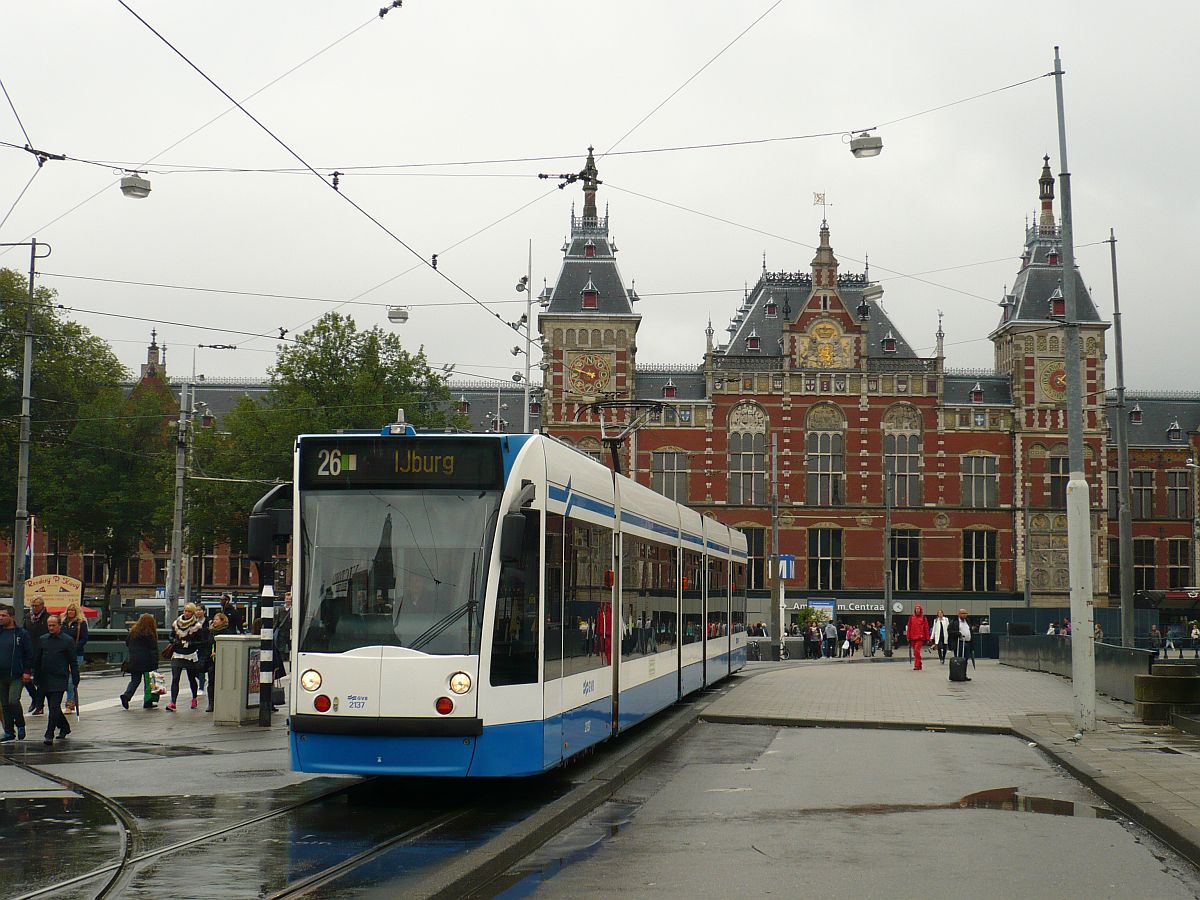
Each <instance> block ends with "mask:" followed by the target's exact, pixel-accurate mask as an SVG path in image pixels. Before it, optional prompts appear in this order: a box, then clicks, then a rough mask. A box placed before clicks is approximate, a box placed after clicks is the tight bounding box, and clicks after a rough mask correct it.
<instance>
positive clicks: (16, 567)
mask: <svg viewBox="0 0 1200 900" xmlns="http://www.w3.org/2000/svg"><path fill="white" fill-rule="evenodd" d="M0 246H6V247H20V246H23V242H22V243H21V244H4V245H0ZM40 246H42V247H44V248H45V249H46V253H45V256H42V257H39V256H38V247H39V244H38V242H37V239H36V238H35V239H33V240H31V241H30V242H29V299H28V301H27V302H26V304H25V335H24V338H25V356H24V358H23V360H22V362H21V432H20V444H19V449H18V452H17V514H16V523H15V525H14V528H13V538H14V544H13V567H12V576H13V619H14V621H15V622H16V624H17V625H18V626H20V625H22V624H23V623H24V621H25V579H26V578H28V577H29V576H30V574H32V572H31V570H32V568H33V567H32V565H30V566H29V567H26V565H25V552H26V549H27V547H28V540H29V441H30V432H31V430H32V428H31V425H32V421H31V419H32V415H31V411H30V404H31V401H32V400H33V397H32V395H31V394H32V382H33V291H34V279H35V278H36V277H37V261H38V259H39V258H41V259H45V258H46V256H49V255H50V246H49V245H48V244H41V245H40ZM32 562H33V561H32V559H31V560H30V563H32Z"/></svg>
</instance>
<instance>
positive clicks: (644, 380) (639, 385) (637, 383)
mask: <svg viewBox="0 0 1200 900" xmlns="http://www.w3.org/2000/svg"><path fill="white" fill-rule="evenodd" d="M668 382H670V383H671V384H673V385H674V386H675V396H674V398H670V397H664V396H663V388H665V387H666V386H667V383H668ZM704 388H705V384H704V367H703V366H682V365H681V366H666V365H658V366H650V367H648V368H639V369H638V371H637V374H636V375H635V376H634V386H633V390H634V396H635V397H636V398H637V399H639V400H665V401H666V402H668V403H669V402H671V400H672V399H674V400H705V399H707V395H706V394H705V392H704Z"/></svg>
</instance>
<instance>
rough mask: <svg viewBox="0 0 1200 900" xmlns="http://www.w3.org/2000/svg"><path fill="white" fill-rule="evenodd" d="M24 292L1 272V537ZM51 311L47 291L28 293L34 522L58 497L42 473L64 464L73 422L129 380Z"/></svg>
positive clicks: (11, 506)
mask: <svg viewBox="0 0 1200 900" xmlns="http://www.w3.org/2000/svg"><path fill="white" fill-rule="evenodd" d="M28 284H29V283H28V281H27V280H26V279H25V277H24V276H22V275H21V274H20V273H18V272H15V271H13V270H11V269H0V467H2V468H3V471H5V472H9V473H12V475H11V477H10V480H9V481H8V488H7V489H6V490H5V491H4V492H3V494H2V495H0V530H2V531H3V533H5V534H11V533H12V526H13V518H14V516H15V513H16V474H15V473H16V471H17V454H18V444H19V437H20V427H19V416H20V412H21V369H22V365H23V359H24V353H25V347H24V334H25V311H26V308H27V306H28V303H29V293H28V291H29V287H28ZM56 304H57V295H56V294H55V292H54V291H52V290H49V289H47V288H40V287H39V288H37V289H36V290H35V291H34V307H33V329H32V331H33V335H34V341H33V348H34V353H33V368H32V379H31V390H30V394H31V396H32V397H33V402H32V405H31V412H32V429H31V434H30V438H31V451H30V484H29V508H30V511H31V512H32V513H34V514H35V515H37V514H39V513H40V512H41V507H42V505H43V502H44V501H45V500H46V499H47V498H48V497H49V496H51V495H52V494H54V493H55V492H57V491H58V490H59V485H58V484H57V482H56V480H55V479H54V477H53V476H50V475H49V471H50V470H51V469H55V468H57V467H58V466H59V463H60V462H61V460H62V458H63V457H64V456H65V457H67V458H70V457H71V455H72V452H73V451H72V448H71V447H70V446H69V445H68V444H67V440H68V438H69V437H70V435H71V432H72V430H73V428H74V427H75V424H74V423H75V420H76V419H77V418H78V417H79V416H80V415H81V414H84V412H83V411H86V410H89V409H90V407H91V405H92V403H93V400H94V398H95V397H96V396H97V395H98V394H99V393H100V392H101V391H111V390H113V389H114V388H117V387H118V386H119V385H120V384H121V382H122V381H123V380H124V379H125V378H126V377H127V376H128V372H127V371H126V370H125V367H124V366H122V365H121V363H120V362H119V361H118V360H117V357H116V355H115V354H114V353H113V352H112V348H110V347H109V345H108V344H107V343H106V342H105V341H104V340H102V339H101V338H99V337H97V336H96V335H94V334H92V333H91V332H90V331H88V330H87V329H86V328H84V327H83V326H81V325H79V324H78V323H76V322H72V321H70V320H68V319H66V318H64V317H63V315H62V313H61V312H60V311H59V310H58V309H57V308H56ZM88 414H90V413H88Z"/></svg>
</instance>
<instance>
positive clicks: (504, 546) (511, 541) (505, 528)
mask: <svg viewBox="0 0 1200 900" xmlns="http://www.w3.org/2000/svg"><path fill="white" fill-rule="evenodd" d="M524 550H525V516H523V515H522V514H521V513H508V514H507V515H506V516H505V517H504V520H503V522H502V523H501V525H500V562H501V563H515V562H520V561H521V557H522V556H523V555H524Z"/></svg>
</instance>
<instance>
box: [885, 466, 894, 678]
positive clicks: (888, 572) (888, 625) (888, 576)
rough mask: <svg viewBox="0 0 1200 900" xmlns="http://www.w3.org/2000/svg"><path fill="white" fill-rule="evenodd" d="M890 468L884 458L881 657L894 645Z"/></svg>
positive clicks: (888, 653) (888, 655)
mask: <svg viewBox="0 0 1200 900" xmlns="http://www.w3.org/2000/svg"><path fill="white" fill-rule="evenodd" d="M891 469H892V467H891V466H890V465H888V463H887V457H884V464H883V628H884V632H885V633H886V634H887V637H886V638H885V639H884V642H883V655H884V656H885V657H890V656H891V655H892V647H893V645H894V644H895V640H894V636H893V634H892V492H893V491H894V490H895V489H896V486H895V479H894V478H893V476H892V471H891Z"/></svg>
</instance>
